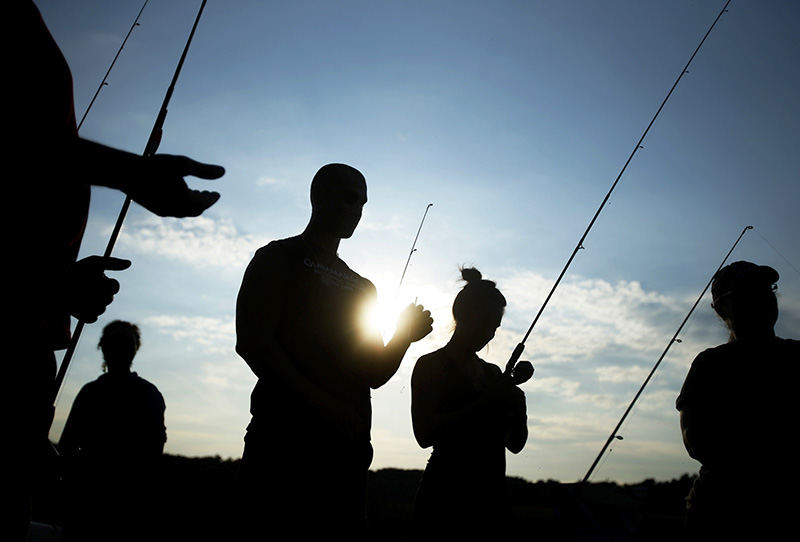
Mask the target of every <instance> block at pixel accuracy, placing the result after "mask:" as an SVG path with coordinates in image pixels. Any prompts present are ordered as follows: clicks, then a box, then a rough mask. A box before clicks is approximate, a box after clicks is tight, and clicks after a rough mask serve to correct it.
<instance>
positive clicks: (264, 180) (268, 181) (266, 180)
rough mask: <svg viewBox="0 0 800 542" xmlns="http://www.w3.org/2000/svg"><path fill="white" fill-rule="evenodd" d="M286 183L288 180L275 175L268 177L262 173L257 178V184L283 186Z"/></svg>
mask: <svg viewBox="0 0 800 542" xmlns="http://www.w3.org/2000/svg"><path fill="white" fill-rule="evenodd" d="M285 184H286V181H284V180H283V179H276V178H275V177H268V176H266V175H262V176H261V177H259V178H258V179H256V186H282V185H285Z"/></svg>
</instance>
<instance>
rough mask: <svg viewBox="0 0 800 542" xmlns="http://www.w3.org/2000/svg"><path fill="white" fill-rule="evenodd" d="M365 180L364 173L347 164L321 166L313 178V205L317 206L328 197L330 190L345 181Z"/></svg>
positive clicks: (364, 181)
mask: <svg viewBox="0 0 800 542" xmlns="http://www.w3.org/2000/svg"><path fill="white" fill-rule="evenodd" d="M354 180H355V181H357V182H363V183H364V184H366V182H367V181H366V179H364V175H363V174H362V173H361V172H360V171H358V170H357V169H356V168H354V167H352V166H348V165H347V164H326V165H324V166H322V167H321V168H319V170H318V171H317V173H316V174H315V175H314V178H313V179H312V180H311V206H312V207H315V206H316V205H318V204H319V203H320V202H321V201H324V200H326V199H328V197H329V194H330V191H331V190H332V189H335V188H336V187H337V186H339V185H341V184H343V183H345V182H353V181H354Z"/></svg>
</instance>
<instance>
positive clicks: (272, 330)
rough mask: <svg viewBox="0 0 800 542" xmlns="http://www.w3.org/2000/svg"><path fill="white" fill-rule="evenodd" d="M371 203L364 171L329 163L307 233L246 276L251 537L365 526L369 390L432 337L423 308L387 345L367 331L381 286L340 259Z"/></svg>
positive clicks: (242, 337) (315, 185)
mask: <svg viewBox="0 0 800 542" xmlns="http://www.w3.org/2000/svg"><path fill="white" fill-rule="evenodd" d="M366 202H367V185H366V181H365V180H364V177H363V176H362V175H361V173H360V172H359V171H358V170H356V169H354V168H352V167H350V166H347V165H344V164H328V165H326V166H323V167H322V168H321V169H320V170H319V171H318V172H317V174H316V175H315V176H314V179H313V181H312V183H311V207H312V213H311V219H310V221H309V223H308V226H306V229H305V231H303V233H301V234H300V235H298V236H296V237H291V238H289V239H282V240H280V241H273V242H271V243H269V244H268V245H266V246H264V247H262V248H260V249H259V250H258V251H257V252H256V254H255V256H254V257H253V259H252V261H251V262H250V265H249V266H248V268H247V271H246V272H245V275H244V279H243V281H242V286H241V289H240V290H239V297H238V300H237V308H236V336H237V342H236V351H237V352H238V353H239V355H240V356H242V358H244V360H245V361H246V362H247V364H248V365H249V366H250V368H251V369H252V370H253V372H254V373H255V374H256V376H258V383H257V384H256V387H255V389H254V390H253V393H252V396H251V407H250V412H251V414H252V420H251V422H250V425H249V426H248V428H247V436H246V437H245V448H244V454H243V457H242V469H241V479H242V482H243V484H244V488H245V493H246V497H245V498H246V500H247V503H246V508H247V512H248V513H249V514H250V515H249V517H247V519H246V520H245V521H246V522H247V523H248V524H250V526H251V527H252V528H253V529H254V531H253V532H252V533H251V535H252V536H257V535H261V536H262V537H266V536H267V535H274V534H275V533H276V532H278V533H282V532H283V531H284V530H285V529H289V532H288V534H281V536H296V535H298V534H306V535H307V534H310V533H328V534H332V533H337V534H341V533H350V534H352V533H355V532H358V530H359V529H361V528H362V527H363V521H364V513H365V502H364V501H365V489H366V487H365V486H366V474H367V470H368V467H369V464H370V462H371V460H372V446H371V445H370V423H371V405H370V388H373V389H374V388H378V387H380V386H382V385H383V384H385V383H386V382H387V381H388V380H389V379H390V378H391V377H392V375H393V374H394V373H395V372H396V371H397V368H398V367H399V365H400V362H401V360H402V358H403V356H404V355H405V352H406V350H407V349H408V347H409V345H410V344H411V343H412V342H414V341H417V340H419V339H421V338H422V337H424V336H425V335H427V334H428V333H430V331H431V324H432V322H433V320H432V319H431V318H430V312H429V311H426V310H423V307H422V306H420V305H410V306H409V307H407V308H406V309H405V311H404V312H403V314H402V315H401V318H400V320H399V323H398V329H397V331H396V333H395V335H394V337H393V338H392V340H391V341H389V343H388V344H387V345H386V346H384V344H383V341H382V340H381V338H380V336H378V335H375V334H371V333H369V332H367V331H365V329H364V326H363V322H362V319H363V316H364V314H363V313H364V311H365V310H366V308H367V306H368V305H369V304H370V303H371V302H373V301H374V300H375V297H376V292H375V287H374V286H373V285H372V283H371V282H370V281H368V280H367V279H365V278H363V277H361V276H359V275H358V274H357V273H355V272H354V271H352V270H351V269H350V268H349V267H348V266H347V265H346V264H345V263H344V262H343V261H342V260H341V259H339V257H338V256H337V254H336V251H337V249H338V247H339V242H340V241H341V240H342V239H348V238H349V237H350V236H351V235H352V234H353V231H354V230H355V228H356V225H357V224H358V222H359V220H360V219H361V210H362V207H363V206H364V204H365V203H366Z"/></svg>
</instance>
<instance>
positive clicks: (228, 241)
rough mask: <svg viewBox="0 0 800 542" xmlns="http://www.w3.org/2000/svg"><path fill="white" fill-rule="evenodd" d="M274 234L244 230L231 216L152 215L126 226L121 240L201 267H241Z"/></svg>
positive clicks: (129, 246) (130, 245)
mask: <svg viewBox="0 0 800 542" xmlns="http://www.w3.org/2000/svg"><path fill="white" fill-rule="evenodd" d="M269 240H270V238H269V237H268V236H263V235H258V236H256V235H250V234H243V233H240V232H239V231H238V230H237V229H236V226H235V225H234V224H233V222H232V221H231V220H229V219H221V220H214V219H211V218H208V217H204V216H200V217H196V218H183V219H175V218H159V217H154V216H148V217H146V218H143V219H142V220H141V221H139V222H137V223H134V224H131V225H128V226H126V229H125V235H123V236H120V241H119V242H120V244H123V245H125V246H126V247H127V248H129V249H133V250H138V251H140V252H145V253H151V254H157V255H159V256H164V257H167V258H171V259H175V260H179V261H181V262H183V263H186V264H189V265H192V266H199V267H223V268H230V269H237V270H241V269H243V268H244V267H245V266H246V265H247V262H248V261H250V258H251V257H252V255H253V252H254V251H255V250H256V249H258V248H259V247H260V246H262V245H264V244H266V243H267V242H268V241H269Z"/></svg>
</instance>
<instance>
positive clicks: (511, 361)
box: [503, 343, 525, 376]
mask: <svg viewBox="0 0 800 542" xmlns="http://www.w3.org/2000/svg"><path fill="white" fill-rule="evenodd" d="M523 350H525V343H519V344H518V345H517V346H516V348H514V351H513V352H512V353H511V357H510V358H508V362H507V363H506V370H505V371H503V374H505V375H507V376H511V371H513V370H514V366H515V365H516V364H517V362H518V361H519V358H520V356H522V352H523Z"/></svg>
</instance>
